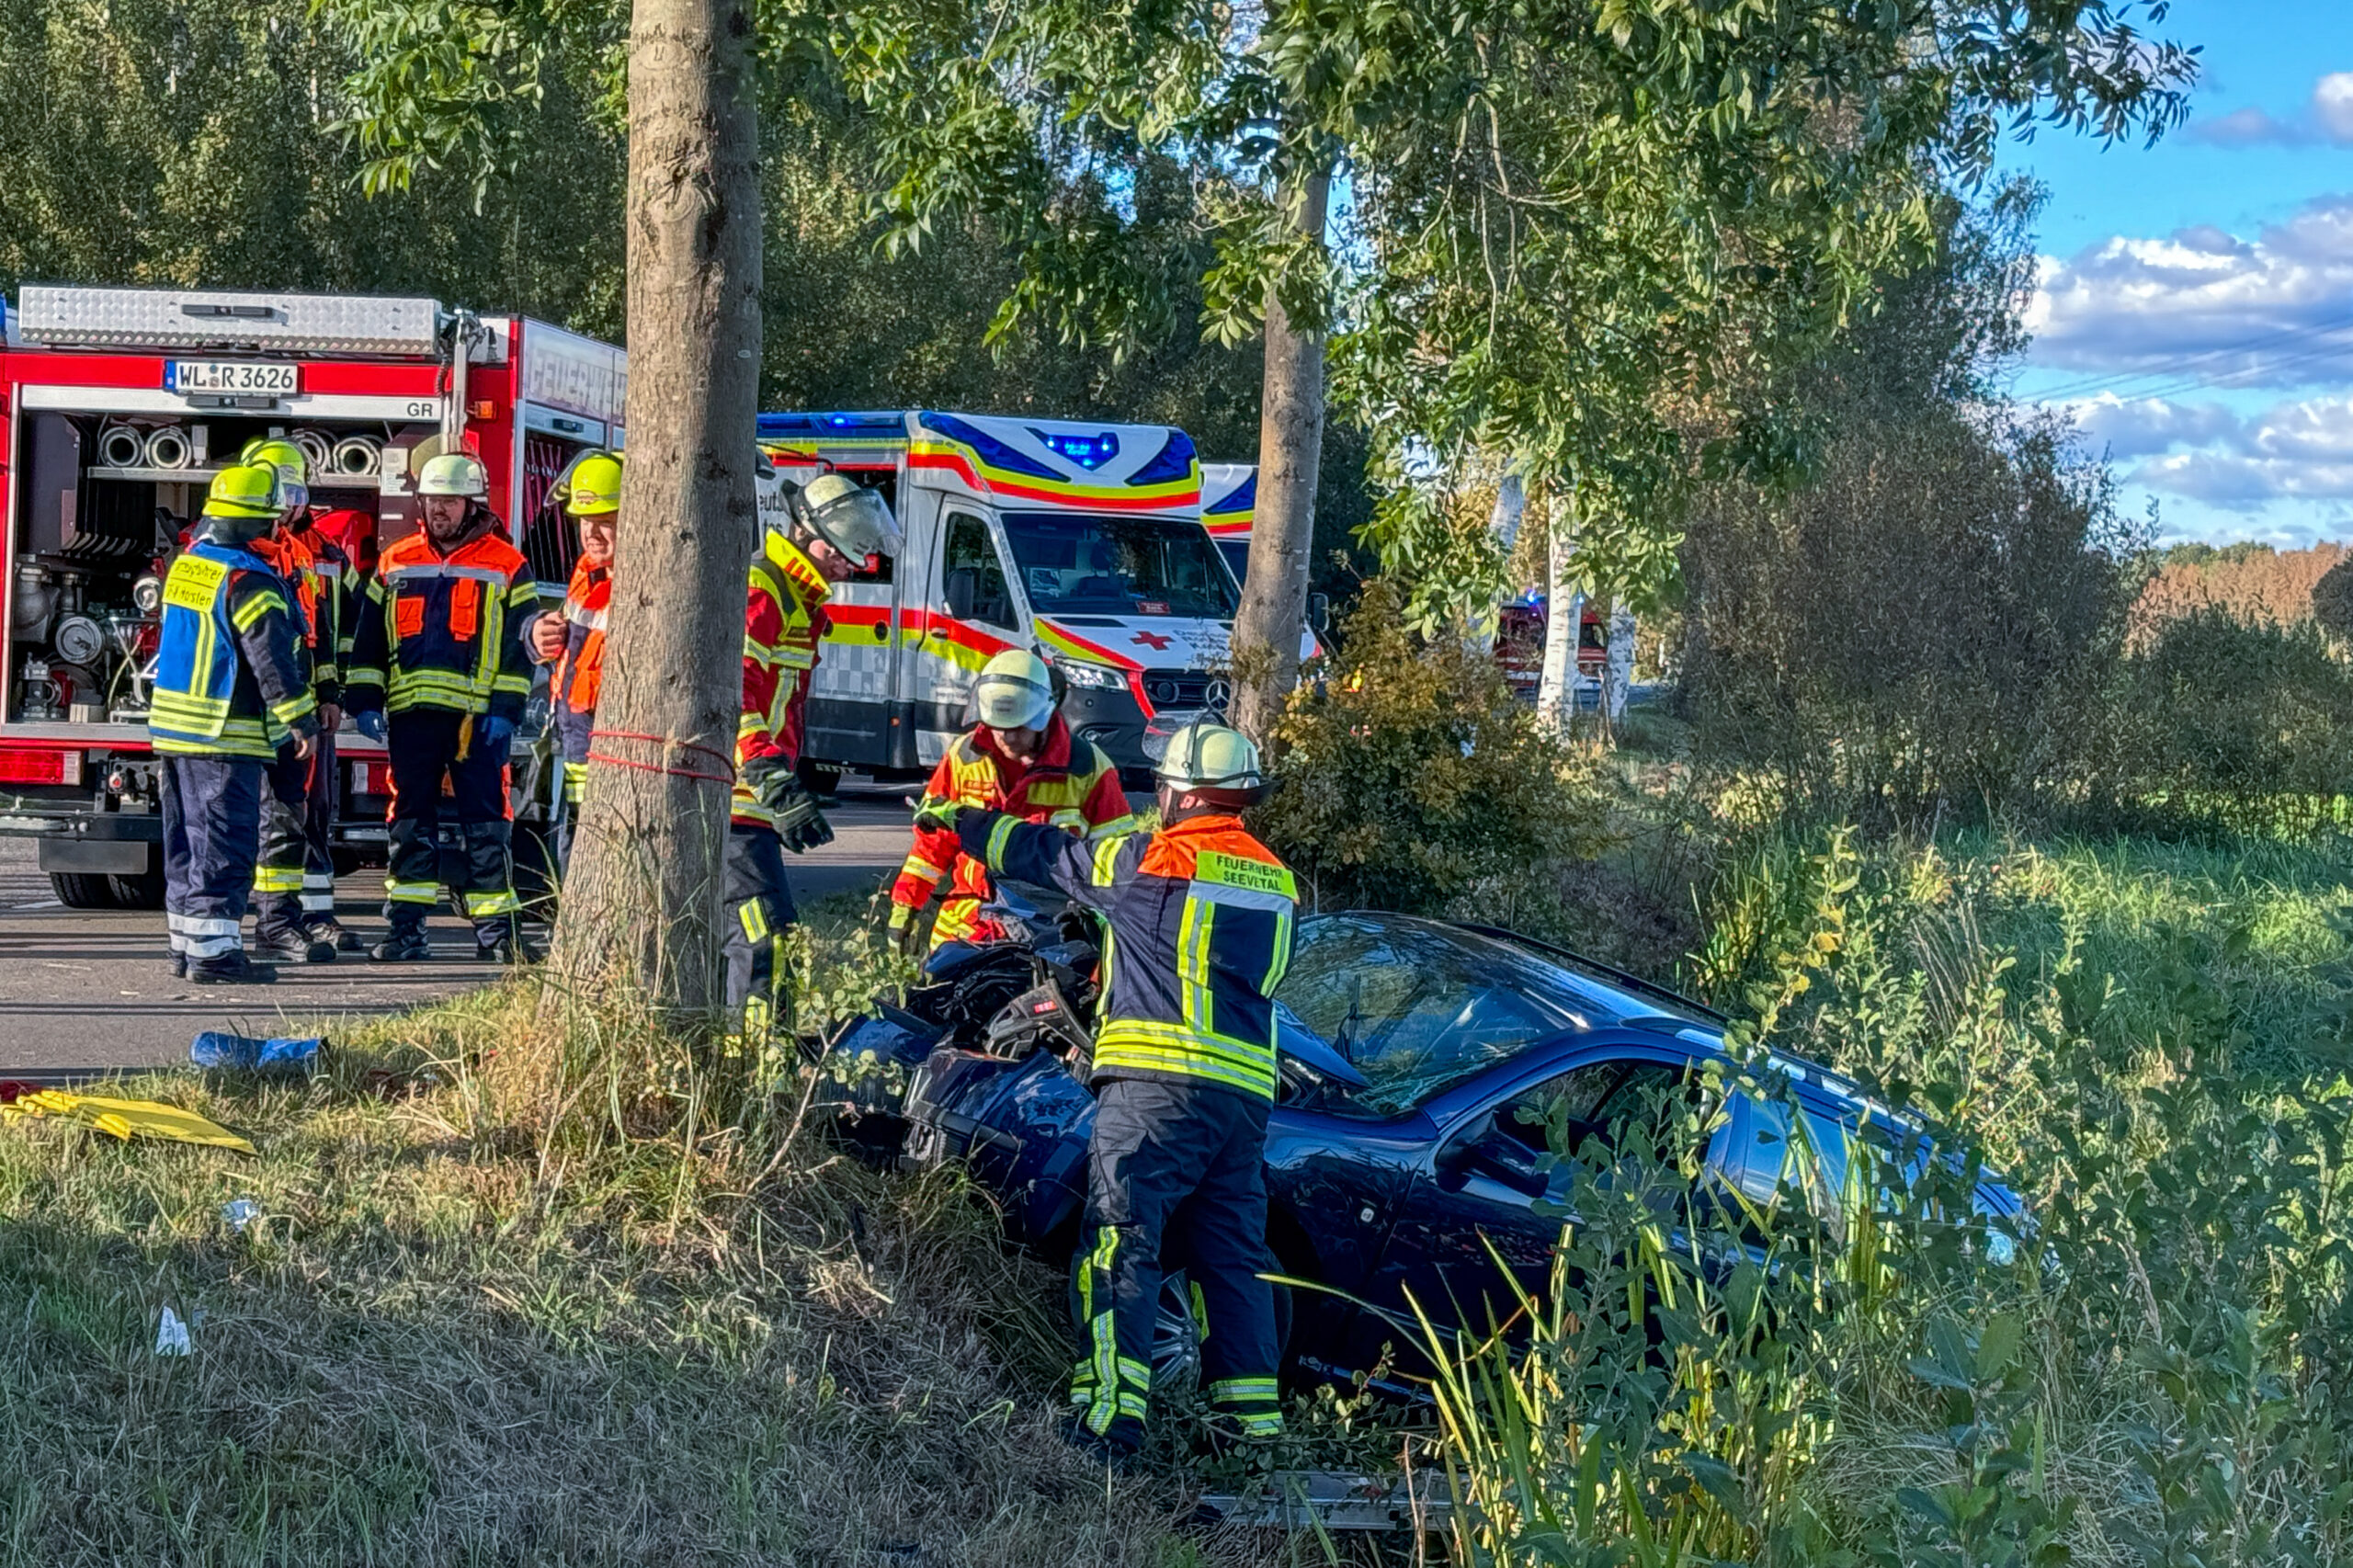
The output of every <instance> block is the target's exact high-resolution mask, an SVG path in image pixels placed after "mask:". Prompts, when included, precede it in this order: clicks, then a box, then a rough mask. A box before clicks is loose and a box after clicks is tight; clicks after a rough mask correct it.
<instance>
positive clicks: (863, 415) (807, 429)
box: [757, 410, 907, 441]
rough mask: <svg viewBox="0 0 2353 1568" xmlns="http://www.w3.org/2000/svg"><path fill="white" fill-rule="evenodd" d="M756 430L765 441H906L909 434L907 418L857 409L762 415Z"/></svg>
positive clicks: (901, 415)
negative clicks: (877, 439)
mask: <svg viewBox="0 0 2353 1568" xmlns="http://www.w3.org/2000/svg"><path fill="white" fill-rule="evenodd" d="M757 428H758V431H759V437H760V439H761V440H763V441H780V440H789V439H790V438H791V437H796V436H798V437H802V438H803V439H806V438H808V437H816V438H817V439H819V440H823V439H825V438H826V437H834V438H835V439H845V438H848V437H878V436H881V437H891V436H896V437H901V438H902V439H904V437H905V436H906V433H907V416H906V415H904V414H886V413H867V412H861V411H858V410H847V411H844V412H840V413H824V414H763V415H760V417H759V423H758V426H757Z"/></svg>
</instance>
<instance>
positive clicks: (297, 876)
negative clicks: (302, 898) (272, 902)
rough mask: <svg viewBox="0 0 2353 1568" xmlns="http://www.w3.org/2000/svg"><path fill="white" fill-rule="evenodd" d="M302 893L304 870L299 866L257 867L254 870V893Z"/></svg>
mask: <svg viewBox="0 0 2353 1568" xmlns="http://www.w3.org/2000/svg"><path fill="white" fill-rule="evenodd" d="M301 891H302V870H301V867H299V866H267V865H264V866H256V867H255V868H254V892H267V893H299V892H301Z"/></svg>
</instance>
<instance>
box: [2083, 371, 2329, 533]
mask: <svg viewBox="0 0 2353 1568" xmlns="http://www.w3.org/2000/svg"><path fill="white" fill-rule="evenodd" d="M2070 412H2071V413H2072V414H2073V415H2075V421H2076V424H2077V426H2079V427H2080V428H2081V429H2082V430H2083V431H2084V432H2085V433H2086V435H2087V436H2089V437H2091V440H2092V442H2093V444H2094V446H2095V447H2097V448H2102V449H2105V450H2106V451H2107V453H2108V454H2109V456H2110V457H2113V458H2118V459H2139V460H2140V461H2138V462H2136V463H2135V464H2134V465H2133V466H2132V468H2131V470H2130V471H2129V472H2126V474H2125V475H2124V480H2125V483H2128V484H2132V485H2138V486H2140V487H2142V488H2143V489H2147V490H2152V491H2154V492H2157V493H2158V494H2164V495H2174V496H2180V497H2185V498H2188V499H2189V500H2193V501H2200V502H2204V503H2206V504H2207V505H2209V506H2217V507H2222V508H2225V509H2229V510H2234V511H2246V510H2250V509H2257V508H2261V507H2264V506H2268V504H2269V503H2271V502H2274V501H2303V502H2313V501H2347V500H2353V397H2321V398H2307V399H2303V400H2301V401H2297V402H2292V403H2276V404H2274V405H2273V406H2272V407H2270V408H2268V409H2266V410H2265V411H2264V412H2263V413H2261V414H2259V415H2255V416H2253V417H2251V418H2242V417H2240V416H2239V415H2236V414H2234V413H2233V412H2231V411H2230V410H2229V409H2227V408H2224V407H2223V406H2222V405H2221V404H2220V403H2172V402H2168V401H2166V400H2165V399H2162V398H2139V399H2132V400H2129V401H2128V400H2124V399H2120V398H2116V397H2112V396H2103V397H2098V398H2094V399H2092V400H2091V401H2089V402H2086V403H2076V404H2074V405H2073V406H2072V407H2071V409H2070Z"/></svg>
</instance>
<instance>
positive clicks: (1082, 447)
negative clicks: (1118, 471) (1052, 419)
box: [1029, 425, 1120, 473]
mask: <svg viewBox="0 0 2353 1568" xmlns="http://www.w3.org/2000/svg"><path fill="white" fill-rule="evenodd" d="M1029 434H1031V435H1032V436H1035V437H1038V443H1039V445H1040V446H1042V447H1044V448H1045V449H1046V450H1048V451H1050V452H1051V453H1053V454H1054V455H1055V456H1056V457H1058V458H1064V459H1067V460H1070V461H1072V462H1074V463H1076V464H1077V465H1078V466H1079V467H1081V468H1083V469H1085V470H1086V471H1087V472H1090V473H1092V472H1094V471H1095V470H1097V469H1098V468H1101V467H1102V466H1103V465H1104V464H1105V463H1107V462H1109V461H1110V460H1112V459H1113V458H1116V457H1118V456H1119V455H1120V437H1118V436H1117V435H1115V434H1114V433H1112V432H1111V431H1108V430H1106V431H1104V432H1103V433H1102V434H1101V435H1099V436H1081V435H1077V434H1074V433H1073V432H1070V431H1066V430H1040V429H1039V428H1038V427H1037V426H1034V425H1033V426H1030V427H1029Z"/></svg>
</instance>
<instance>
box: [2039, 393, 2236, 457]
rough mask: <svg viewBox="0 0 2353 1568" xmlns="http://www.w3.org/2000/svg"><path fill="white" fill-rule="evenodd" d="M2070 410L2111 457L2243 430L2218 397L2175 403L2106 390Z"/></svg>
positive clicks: (2137, 454)
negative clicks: (2213, 399)
mask: <svg viewBox="0 0 2353 1568" xmlns="http://www.w3.org/2000/svg"><path fill="white" fill-rule="evenodd" d="M2068 412H2069V413H2071V414H2073V415H2075V425H2076V426H2077V428H2079V429H2081V430H2082V431H2083V432H2084V434H2085V435H2086V436H2088V437H2091V440H2092V444H2093V445H2094V446H2095V447H2098V448H2103V449H2106V450H2107V452H2108V453H2109V456H2110V457H2117V458H2138V457H2149V456H2152V455H2154V454H2155V453H2158V452H2165V451H2170V450H2172V449H2174V448H2175V447H2178V446H2190V447H2200V446H2205V445H2208V444H2209V443H2211V442H2214V441H2219V440H2222V439H2223V438H2224V437H2230V436H2234V435H2236V434H2237V433H2238V431H2239V428H2240V426H2239V417H2238V415H2235V414H2233V413H2232V412H2231V411H2230V410H2229V409H2227V408H2224V407H2223V406H2222V404H2221V403H2170V402H2167V401H2166V400H2165V399H2164V398H2158V397H2140V398H2132V399H2130V400H2127V399H2124V398H2120V397H2118V396H2117V395H2116V394H2115V393H2114V392H2102V393H2100V394H2099V396H2097V397H2096V398H2092V399H2090V400H2088V401H2086V402H2084V403H2075V404H2072V405H2071V406H2070V407H2069V409H2068Z"/></svg>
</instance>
